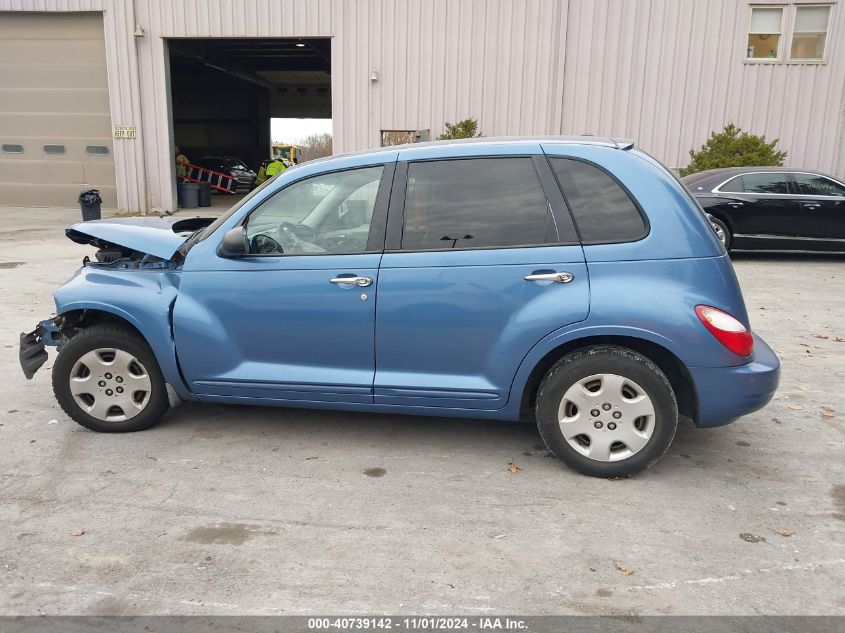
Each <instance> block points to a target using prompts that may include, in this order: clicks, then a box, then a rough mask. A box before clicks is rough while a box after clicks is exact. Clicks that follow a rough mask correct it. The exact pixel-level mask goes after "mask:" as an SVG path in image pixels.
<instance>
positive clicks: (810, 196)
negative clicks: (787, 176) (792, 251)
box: [792, 173, 845, 248]
mask: <svg viewBox="0 0 845 633" xmlns="http://www.w3.org/2000/svg"><path fill="white" fill-rule="evenodd" d="M792 177H793V182H794V183H795V186H796V189H797V193H798V204H799V205H800V207H801V215H802V219H801V222H800V229H799V235H800V236H801V237H804V238H809V239H811V240H822V241H824V240H840V241H841V240H845V185H843V184H842V183H840V182H837V181H835V180H833V179H832V178H828V177H827V176H822V175H820V174H810V173H794V174H792ZM833 245H835V243H834V244H833ZM843 246H845V245H843V244H839V247H840V248H842V247H843Z"/></svg>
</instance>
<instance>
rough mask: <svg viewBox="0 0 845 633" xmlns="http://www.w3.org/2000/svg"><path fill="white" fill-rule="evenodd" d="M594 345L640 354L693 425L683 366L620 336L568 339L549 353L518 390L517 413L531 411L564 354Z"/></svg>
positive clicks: (693, 405) (649, 345)
mask: <svg viewBox="0 0 845 633" xmlns="http://www.w3.org/2000/svg"><path fill="white" fill-rule="evenodd" d="M594 345H618V346H620V347H626V348H628V349H630V350H633V351H635V352H637V353H639V354H642V355H643V356H645V357H646V358H648V359H649V360H651V361H652V362H653V363H654V364H655V365H657V366H658V367H659V368H660V370H661V371H662V372H663V373H664V374H665V375H666V378H668V379H669V383H670V384H671V385H672V389H673V390H674V392H675V397H676V398H677V400H678V413H679V414H680V415H682V416H684V417H687V418H690V419H691V420H693V421H695V420H697V419H698V396H697V394H696V391H695V386H694V383H693V379H692V375H691V374H690V372H689V370H688V369H687V368H686V367H685V366H684V364H683V362H682V361H681V360H680V359H679V358H678V357H677V356H676V355H675V354H674V353H673V352H672V351H670V350H669V349H667V348H666V347H664V346H662V345H660V344H658V343H655V342H654V341H649V340H647V339H644V338H638V337H635V336H623V335H611V334H603V335H593V336H586V337H581V338H576V339H572V340H569V341H566V342H565V343H562V344H561V345H558V346H557V347H554V348H552V349H551V350H549V351H548V352H547V353H546V354H545V355H544V356H543V357H542V358H541V359H540V360H539V361H538V362H537V363H535V365H534V367H533V368H532V370H531V372H530V373H529V375H528V378H527V380H526V381H525V385H524V387H523V390H522V398H521V401H520V412H521V414H522V416H524V417H527V416H528V415H529V414H530V413H531V412H532V411H533V410H534V405H535V402H536V398H537V390H538V388H539V387H540V382H541V381H542V380H543V377H544V376H545V375H546V373H547V372H548V371H549V369H551V367H552V365H554V364H555V363H556V362H557V361H559V360H560V359H561V358H563V357H564V356H566V355H567V354H569V353H571V352H574V351H576V350H579V349H583V348H585V347H592V346H594Z"/></svg>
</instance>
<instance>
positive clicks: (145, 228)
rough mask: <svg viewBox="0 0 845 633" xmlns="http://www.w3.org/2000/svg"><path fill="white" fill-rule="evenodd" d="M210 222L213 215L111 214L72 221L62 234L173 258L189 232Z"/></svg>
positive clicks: (95, 244) (84, 241) (154, 255)
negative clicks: (117, 215)
mask: <svg viewBox="0 0 845 633" xmlns="http://www.w3.org/2000/svg"><path fill="white" fill-rule="evenodd" d="M212 222H214V218H174V217H152V216H148V217H137V218H112V219H109V220H93V221H91V222H80V223H79V224H74V225H73V226H71V227H70V228H68V229H65V235H67V236H68V238H70V239H71V240H73V241H74V242H76V243H77V244H92V245H94V246H97V247H98V248H102V247H103V246H107V245H113V246H121V247H123V248H129V249H132V250H134V251H138V252H141V253H146V254H147V255H152V256H153V257H158V258H159V259H173V255H174V254H175V253H176V250H177V249H178V248H179V247H180V246H181V245H182V243H183V242H184V241H185V240H186V239H188V237H189V236H190V235H191V233H193V232H194V231H196V230H197V229H201V228H203V227H205V226H208V225H209V224H211V223H212Z"/></svg>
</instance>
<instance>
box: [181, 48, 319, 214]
mask: <svg viewBox="0 0 845 633" xmlns="http://www.w3.org/2000/svg"><path fill="white" fill-rule="evenodd" d="M168 49H169V50H168V52H169V58H170V93H171V94H170V96H171V112H172V121H171V126H172V132H173V140H174V144H175V145H176V146H177V147H178V148H179V153H180V154H181V156H182V157H184V158H185V159H187V161H188V164H189V165H190V166H195V167H196V168H197V169H193V168H191V170H190V171H189V172H188V175H187V177H188V178H189V179H195V177H196V176H198V175H201V179H202V180H206V179H207V178H210V179H211V183H212V186H213V187H214V190H215V192H216V193H218V194H224V195H215V196H212V201H213V206H222V207H228V206H230V205H231V204H233V203H234V202H235V201H236V200H237V198H235V197H234V196H235V195H238V194H240V195H243V194H245V193H247V192H248V191H249V190H250V189H252V188H253V187H254V184H255V178H256V175H257V174H258V172H259V168H260V167H261V164H262V162H263V161H266V160H267V159H269V158H270V157H271V155H272V152H273V150H272V145H273V143H274V142H288V143H290V142H291V141H289V140H286V139H277V138H273V136H272V127H271V120H273V119H284V120H286V121H287V122H288V124H287V125H286V126H285V127H286V129H290V126H291V121H292V120H295V119H305V120H309V121H310V120H328V121H331V116H332V110H331V108H332V98H331V39H329V38H272V39H270V38H243V39H241V38H203V39H170V40H168ZM293 125H294V126H295V121H294V122H293ZM303 127H304V126H303ZM294 136H296V138H301V137H303V136H304V135H301V134H300V135H294ZM170 158H171V160H172V161H173V165H174V173H175V174H176V176H177V177H179V178H180V179H181V178H183V177H184V176H185V169H187V168H185V167H184V166H183V165H179V166H178V167H177V164H176V155H175V154H174V156H172V157H170ZM182 160H183V159H181V158H180V162H182ZM198 169H203V170H209V171H213V172H216V173H224V174H226V175H227V176H230V177H229V178H219V177H216V176H211V175H209V174H207V173H205V172H204V171H203V172H199V171H198ZM224 190H226V191H224ZM228 191H231V193H229V192H228Z"/></svg>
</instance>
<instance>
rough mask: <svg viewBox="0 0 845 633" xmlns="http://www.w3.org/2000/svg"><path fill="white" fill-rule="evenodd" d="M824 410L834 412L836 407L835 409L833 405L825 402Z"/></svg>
mask: <svg viewBox="0 0 845 633" xmlns="http://www.w3.org/2000/svg"><path fill="white" fill-rule="evenodd" d="M822 411H830V412H831V413H833V412H835V411H836V409H834V408H833V407H829V406H827V405H826V404H823V405H822Z"/></svg>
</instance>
